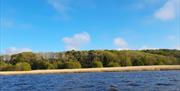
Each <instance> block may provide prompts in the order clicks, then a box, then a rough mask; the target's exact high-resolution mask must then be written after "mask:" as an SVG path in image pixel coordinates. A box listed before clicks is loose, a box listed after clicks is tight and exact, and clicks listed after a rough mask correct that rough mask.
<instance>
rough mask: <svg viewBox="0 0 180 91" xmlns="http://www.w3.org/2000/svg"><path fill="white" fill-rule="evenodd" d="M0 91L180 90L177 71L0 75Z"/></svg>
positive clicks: (179, 72)
mask: <svg viewBox="0 0 180 91" xmlns="http://www.w3.org/2000/svg"><path fill="white" fill-rule="evenodd" d="M0 91H180V71H177V70H174V71H139V72H99V73H98V72H97V73H96V72H94V73H69V74H34V75H10V76H0Z"/></svg>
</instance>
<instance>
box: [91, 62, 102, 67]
mask: <svg viewBox="0 0 180 91" xmlns="http://www.w3.org/2000/svg"><path fill="white" fill-rule="evenodd" d="M102 67H103V64H102V62H100V61H93V62H92V68H102Z"/></svg>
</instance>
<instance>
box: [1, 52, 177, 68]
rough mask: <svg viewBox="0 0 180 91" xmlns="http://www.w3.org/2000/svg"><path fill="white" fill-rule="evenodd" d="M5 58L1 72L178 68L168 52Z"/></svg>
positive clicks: (79, 53)
mask: <svg viewBox="0 0 180 91" xmlns="http://www.w3.org/2000/svg"><path fill="white" fill-rule="evenodd" d="M5 57H6V56H5V55H3V56H0V70H1V71H7V70H9V71H12V70H36V69H73V68H95V67H119V66H141V65H179V64H180V51H179V50H168V49H161V50H122V51H117V50H90V51H74V50H72V51H66V52H58V53H32V52H24V53H19V54H14V55H11V56H10V58H9V59H7V58H5Z"/></svg>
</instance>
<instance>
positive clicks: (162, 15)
mask: <svg viewBox="0 0 180 91" xmlns="http://www.w3.org/2000/svg"><path fill="white" fill-rule="evenodd" d="M0 4H1V5H0V20H1V23H0V53H1V54H15V53H20V52H26V51H33V52H59V51H67V50H98V49H114V50H127V49H128V50H141V49H159V48H167V49H180V10H179V9H180V0H0Z"/></svg>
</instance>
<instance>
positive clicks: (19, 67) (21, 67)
mask: <svg viewBox="0 0 180 91" xmlns="http://www.w3.org/2000/svg"><path fill="white" fill-rule="evenodd" d="M15 70H18V71H28V70H31V66H30V64H29V63H27V62H19V63H17V64H16V65H15Z"/></svg>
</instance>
